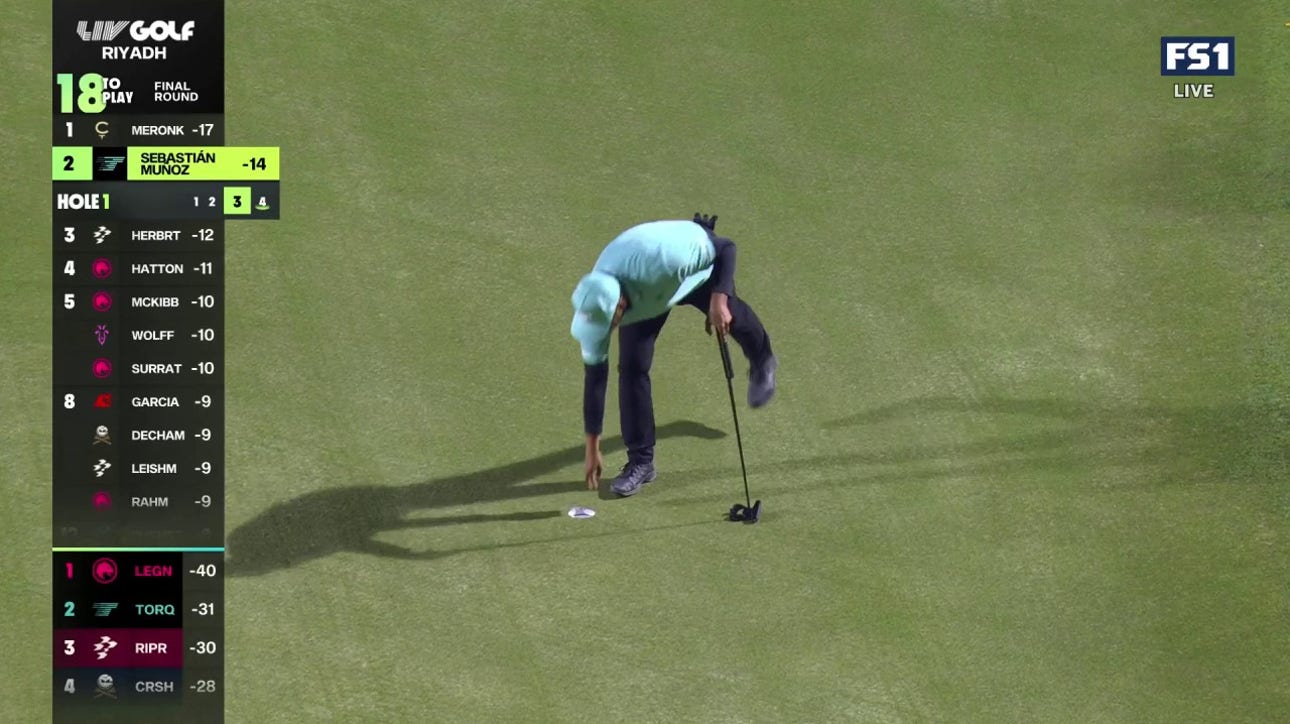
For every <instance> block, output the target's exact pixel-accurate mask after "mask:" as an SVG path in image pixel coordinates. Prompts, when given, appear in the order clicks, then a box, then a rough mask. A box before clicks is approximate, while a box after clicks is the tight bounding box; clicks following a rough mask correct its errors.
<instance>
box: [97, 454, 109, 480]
mask: <svg viewBox="0 0 1290 724" xmlns="http://www.w3.org/2000/svg"><path fill="white" fill-rule="evenodd" d="M111 468H112V463H110V462H108V461H106V460H104V459H103V458H99V461H98V462H96V463H94V468H93V469H94V477H96V478H101V477H103V474H104V473H106V472H107V471H108V470H110V469H111Z"/></svg>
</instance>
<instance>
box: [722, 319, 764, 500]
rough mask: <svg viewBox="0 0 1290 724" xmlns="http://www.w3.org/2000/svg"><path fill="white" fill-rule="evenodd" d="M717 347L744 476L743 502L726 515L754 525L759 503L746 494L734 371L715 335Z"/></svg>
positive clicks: (746, 471)
mask: <svg viewBox="0 0 1290 724" xmlns="http://www.w3.org/2000/svg"><path fill="white" fill-rule="evenodd" d="M717 346H718V347H719V348H721V364H722V365H724V366H725V368H726V389H727V390H729V391H730V414H731V415H733V416H734V418H735V442H736V443H738V445H739V470H740V471H741V472H742V473H743V476H744V502H743V503H735V504H734V505H733V506H731V508H730V513H728V514H727V515H726V520H728V521H730V522H731V523H756V522H757V521H758V520H760V519H761V501H760V500H758V501H757V502H756V503H754V502H752V496H750V495H749V494H748V467H747V466H745V465H744V440H743V436H741V435H740V434H739V409H738V408H737V407H736V406H735V382H734V380H735V370H734V367H732V366H731V365H730V348H729V347H728V346H726V338H725V336H724V335H721V334H718V335H717Z"/></svg>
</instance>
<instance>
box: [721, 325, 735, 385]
mask: <svg viewBox="0 0 1290 724" xmlns="http://www.w3.org/2000/svg"><path fill="white" fill-rule="evenodd" d="M717 346H718V347H720V348H721V364H722V366H724V367H725V368H726V379H728V380H733V379H734V378H735V370H734V368H733V367H731V366H730V347H729V346H727V345H726V338H725V337H722V336H721V335H717Z"/></svg>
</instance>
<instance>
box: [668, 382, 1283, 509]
mask: <svg viewBox="0 0 1290 724" xmlns="http://www.w3.org/2000/svg"><path fill="white" fill-rule="evenodd" d="M955 414H962V415H970V416H973V417H972V418H969V419H975V418H979V419H981V420H982V422H983V426H989V424H990V423H991V422H1001V421H1003V420H1004V419H1005V418H1007V417H1012V418H1013V419H1012V420H1010V421H1009V422H1008V426H1009V427H1011V428H1012V429H1014V430H1015V429H1018V428H1021V429H1025V428H1026V427H1029V431H1025V432H1021V433H1019V434H1010V435H996V436H993V437H986V438H984V439H978V440H972V441H968V442H961V443H958V442H956V443H950V444H924V443H914V444H909V445H902V446H899V447H890V448H882V449H871V450H869V451H863V452H862V451H854V452H852V451H845V450H846V448H854V447H857V446H859V445H860V444H862V442H863V441H862V439H861V436H862V435H863V434H864V428H865V427H866V426H873V425H880V424H884V423H892V422H909V421H911V420H922V421H927V420H928V418H932V417H938V418H943V417H944V416H945V415H955ZM1019 419H1025V420H1029V421H1030V423H1029V425H1026V424H1024V423H1022V424H1018V420H1019ZM927 424H928V425H931V426H934V425H935V424H936V423H935V422H927ZM822 427H823V428H824V429H825V430H826V431H830V432H836V433H846V434H852V435H854V436H855V437H854V438H853V440H852V442H847V443H841V442H840V447H842V448H843V449H844V451H842V452H838V453H836V454H826V455H816V456H809V457H802V458H797V459H789V460H783V459H780V460H771V461H763V460H757V459H756V458H755V457H753V456H750V458H749V460H748V466H749V477H750V478H751V479H752V480H751V483H752V485H753V487H754V490H753V493H754V497H757V495H756V493H757V490H756V484H757V479H758V478H760V479H761V480H762V481H765V480H767V479H768V478H769V479H771V480H774V481H775V484H776V486H777V487H778V486H779V485H785V486H787V487H790V488H792V489H793V490H828V489H833V488H846V487H853V486H863V485H879V484H889V483H904V482H927V481H934V480H940V479H946V478H951V477H973V476H989V477H994V478H1000V479H1015V480H1017V481H1025V480H1027V479H1028V477H1030V476H1033V475H1034V474H1037V473H1063V472H1070V471H1095V470H1099V469H1102V470H1111V469H1118V470H1121V471H1127V473H1126V475H1127V476H1128V477H1129V479H1131V480H1132V481H1133V482H1132V483H1131V484H1134V485H1178V484H1188V483H1210V484H1231V485H1239V484H1247V483H1271V482H1280V481H1286V480H1290V406H1287V405H1286V404H1285V403H1284V402H1282V401H1279V400H1268V401H1266V402H1263V403H1243V404H1235V403H1233V404H1223V405H1213V406H1192V407H1166V406H1152V405H1130V404H1125V405H1114V404H1109V405H1099V404H1094V403H1088V402H1082V401H1077V400H1060V399H1049V398H1040V399H986V400H970V401H969V400H964V399H959V398H952V397H935V398H921V399H914V400H907V401H904V402H899V403H895V404H892V405H887V406H883V407H879V408H875V409H872V410H866V411H864V412H860V413H857V414H854V415H849V416H846V417H843V418H840V419H837V420H832V421H829V422H826V423H824V424H823V425H822ZM750 448H752V449H753V450H755V449H756V446H755V444H754V445H751V446H750ZM828 469H836V470H839V471H841V473H840V474H839V475H837V476H830V477H831V478H832V479H829V480H823V481H820V480H818V479H816V480H813V481H812V482H811V483H809V484H808V485H806V486H804V487H801V488H795V487H793V486H792V483H791V481H785V480H784V479H785V478H787V477H791V476H792V475H794V474H801V473H809V474H811V476H812V478H818V477H819V475H818V474H819V472H820V471H821V470H828ZM676 476H677V477H678V478H680V480H678V483H679V484H680V485H691V484H694V483H699V482H705V481H709V480H714V479H719V478H728V479H729V480H730V488H729V491H728V492H723V493H721V494H705V495H701V496H689V497H684V498H677V499H670V500H668V501H666V502H665V503H664V504H665V505H674V506H689V505H693V504H695V503H707V502H715V501H718V500H725V499H727V498H731V497H732V495H733V494H734V493H735V492H742V491H741V490H740V486H739V470H738V467H733V468H731V467H729V466H727V467H721V468H702V469H691V470H686V471H680V472H678V473H676ZM1089 484H1091V485H1100V486H1107V487H1110V486H1117V485H1118V486H1123V485H1125V484H1129V483H1126V482H1125V480H1124V478H1119V477H1115V476H1110V475H1099V476H1098V479H1097V480H1092V479H1090V480H1089Z"/></svg>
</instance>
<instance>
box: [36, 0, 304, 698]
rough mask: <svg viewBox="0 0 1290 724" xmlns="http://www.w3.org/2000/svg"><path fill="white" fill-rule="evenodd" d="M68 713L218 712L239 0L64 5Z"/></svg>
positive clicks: (57, 337) (63, 688) (60, 594)
mask: <svg viewBox="0 0 1290 724" xmlns="http://www.w3.org/2000/svg"><path fill="white" fill-rule="evenodd" d="M53 18H54V22H53V79H52V80H53V83H52V88H51V89H52V96H53V104H54V105H53V109H54V110H53V121H54V122H53V129H52V131H53V133H52V146H53V148H52V154H51V170H52V179H53V191H52V203H53V229H52V237H51V243H52V246H53V266H52V272H53V290H54V299H53V305H54V313H53V345H54V355H53V359H54V363H53V364H54V369H53V385H52V393H53V405H54V414H53V430H52V433H53V451H54V459H53V486H54V488H53V495H54V497H53V503H54V519H53V530H54V540H53V570H52V574H53V583H54V585H53V595H54V600H53V612H52V613H53V689H52V694H53V698H54V702H53V710H54V721H55V722H87V721H94V722H111V721H131V722H134V721H149V722H181V721H182V722H188V723H194V724H195V723H198V722H220V721H223V708H224V707H223V696H224V687H223V671H224V665H223V662H224V658H223V657H224V651H223V639H224V636H223V631H224V627H223V610H224V600H223V576H224V243H225V221H226V220H227V219H230V218H231V219H276V218H278V214H279V211H278V205H279V194H278V181H279V175H278V149H277V148H275V147H231V146H225V145H224V142H225V125H224V70H223V69H224V3H223V0H106V1H105V0H89V1H87V0H54V3H53Z"/></svg>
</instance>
